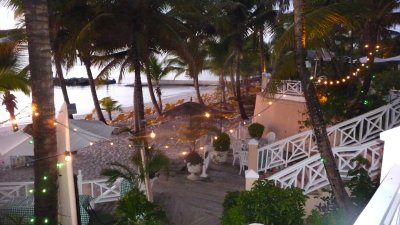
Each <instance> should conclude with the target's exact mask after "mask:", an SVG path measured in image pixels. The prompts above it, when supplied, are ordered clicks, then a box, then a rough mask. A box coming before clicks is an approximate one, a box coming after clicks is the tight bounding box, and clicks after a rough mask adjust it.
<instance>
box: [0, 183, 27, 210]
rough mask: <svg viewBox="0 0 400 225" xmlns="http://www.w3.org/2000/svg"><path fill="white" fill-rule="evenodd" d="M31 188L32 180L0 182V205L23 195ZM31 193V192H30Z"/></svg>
mask: <svg viewBox="0 0 400 225" xmlns="http://www.w3.org/2000/svg"><path fill="white" fill-rule="evenodd" d="M30 190H33V182H4V183H0V205H2V204H5V203H7V202H9V201H11V200H12V199H13V198H15V197H25V196H28V195H30V194H31V193H30ZM32 193H33V192H32Z"/></svg>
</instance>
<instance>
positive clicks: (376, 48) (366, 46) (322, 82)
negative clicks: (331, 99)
mask: <svg viewBox="0 0 400 225" xmlns="http://www.w3.org/2000/svg"><path fill="white" fill-rule="evenodd" d="M364 48H369V45H368V44H366V45H364ZM379 48H380V46H379V45H376V46H375V52H379ZM368 55H369V56H368V57H367V58H366V61H367V63H361V64H360V65H359V66H358V67H357V68H355V70H354V72H352V73H351V74H352V75H353V76H354V77H356V76H357V75H358V73H359V72H360V71H361V69H363V68H366V69H368V68H369V65H368V63H371V62H370V61H371V59H370V56H372V55H373V52H372V51H369V53H368ZM345 77H346V79H347V80H350V79H351V77H350V76H349V75H347V76H345ZM313 79H314V77H313V76H311V77H310V80H313ZM345 82H346V80H345V79H344V78H339V79H336V80H327V79H318V80H317V82H316V84H323V85H328V84H329V85H334V84H341V83H345Z"/></svg>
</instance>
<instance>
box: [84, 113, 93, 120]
mask: <svg viewBox="0 0 400 225" xmlns="http://www.w3.org/2000/svg"><path fill="white" fill-rule="evenodd" d="M85 120H93V114H87V115H86V116H85Z"/></svg>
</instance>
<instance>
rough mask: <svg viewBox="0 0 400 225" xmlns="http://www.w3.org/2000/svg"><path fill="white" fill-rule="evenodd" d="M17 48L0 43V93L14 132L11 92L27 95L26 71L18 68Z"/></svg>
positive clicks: (13, 106)
mask: <svg viewBox="0 0 400 225" xmlns="http://www.w3.org/2000/svg"><path fill="white" fill-rule="evenodd" d="M18 56H19V47H18V43H17V42H4V43H0V93H1V92H3V97H2V105H5V106H6V110H7V111H8V112H9V114H10V121H11V122H12V127H13V130H14V131H17V130H18V124H17V121H16V117H15V109H17V100H16V97H15V95H13V94H12V93H11V91H17V90H19V91H22V92H23V93H25V94H29V91H30V90H29V86H28V78H27V69H26V68H25V69H20V68H19V65H18V64H19V59H18Z"/></svg>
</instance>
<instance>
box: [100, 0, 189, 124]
mask: <svg viewBox="0 0 400 225" xmlns="http://www.w3.org/2000/svg"><path fill="white" fill-rule="evenodd" d="M172 2H173V1H167V0H163V1H159V0H157V1H156V0H151V1H144V0H141V1H126V0H124V1H112V2H107V3H104V5H102V7H101V10H99V15H98V18H99V19H100V18H103V19H104V20H106V21H107V22H108V23H109V25H110V29H119V30H121V32H113V33H110V31H109V30H106V29H104V32H107V34H106V35H107V36H113V35H112V34H116V35H115V36H113V37H115V38H116V39H117V40H120V42H115V43H114V45H113V48H111V49H112V51H108V53H109V54H107V56H106V58H105V59H104V60H103V62H101V63H100V65H103V66H104V69H103V71H102V73H101V74H103V75H107V74H108V73H109V72H110V69H112V68H116V67H117V66H120V71H121V73H120V77H119V80H121V79H122V76H123V75H124V71H126V70H127V69H129V68H133V70H134V71H135V80H134V104H133V105H134V110H135V112H136V113H135V130H136V131H137V132H139V131H140V121H142V120H143V119H144V103H143V93H142V81H141V77H140V73H141V69H142V68H143V65H144V67H145V68H148V66H146V65H148V59H149V56H150V55H151V53H153V52H157V50H158V49H160V48H161V49H164V48H169V47H171V45H177V44H175V43H179V40H180V39H181V38H180V37H179V35H178V32H176V30H177V29H178V28H177V27H179V28H180V29H181V30H183V27H182V23H181V22H180V21H178V20H176V19H174V18H172V17H171V15H170V13H169V11H170V10H171V9H172V8H173V5H172ZM93 25H95V24H94V23H93ZM102 26H104V24H102ZM148 84H149V85H152V83H151V82H148ZM149 88H151V87H149ZM151 91H152V88H151ZM151 100H152V101H153V104H154V105H155V106H156V105H157V103H156V99H155V98H154V95H151ZM156 110H157V108H156Z"/></svg>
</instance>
